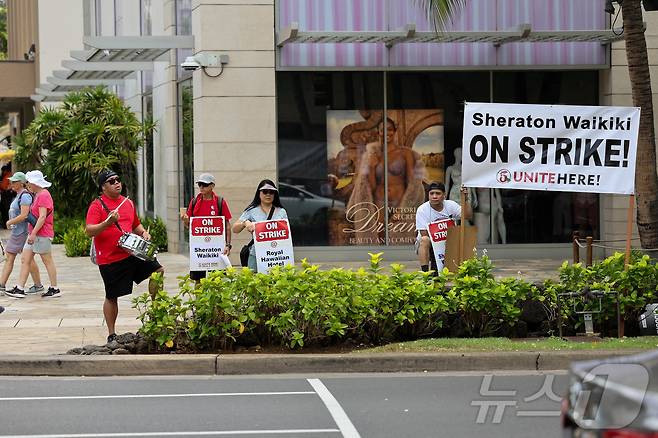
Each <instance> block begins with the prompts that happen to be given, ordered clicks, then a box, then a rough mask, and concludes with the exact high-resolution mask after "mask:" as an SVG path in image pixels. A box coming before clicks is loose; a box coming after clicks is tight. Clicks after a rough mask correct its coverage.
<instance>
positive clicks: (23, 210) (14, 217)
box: [0, 172, 44, 294]
mask: <svg viewBox="0 0 658 438" xmlns="http://www.w3.org/2000/svg"><path fill="white" fill-rule="evenodd" d="M9 181H10V182H11V189H12V190H13V191H14V192H16V197H15V198H14V200H13V201H12V202H11V205H10V206H9V220H8V221H7V229H10V230H11V235H10V236H9V239H8V240H7V244H6V245H5V254H6V255H7V260H6V261H5V265H4V267H3V268H2V274H0V292H2V293H4V292H5V285H6V284H7V280H8V279H9V276H10V275H11V272H12V271H13V270H14V262H15V260H16V256H17V255H18V254H20V253H21V252H22V251H23V246H25V242H26V241H27V225H28V224H27V220H26V219H27V215H28V214H29V212H30V206H31V205H32V197H33V196H32V193H30V192H29V191H28V190H27V188H26V185H27V178H26V177H25V174H24V173H23V172H16V173H14V174H13V175H12V176H10V177H9ZM30 275H31V276H32V280H33V281H34V284H33V285H32V286H31V287H30V288H29V289H28V290H27V291H25V292H26V293H28V294H36V293H39V292H43V290H44V288H43V285H42V284H41V275H40V274H39V268H38V266H37V264H36V262H35V261H34V259H32V263H31V264H30Z"/></svg>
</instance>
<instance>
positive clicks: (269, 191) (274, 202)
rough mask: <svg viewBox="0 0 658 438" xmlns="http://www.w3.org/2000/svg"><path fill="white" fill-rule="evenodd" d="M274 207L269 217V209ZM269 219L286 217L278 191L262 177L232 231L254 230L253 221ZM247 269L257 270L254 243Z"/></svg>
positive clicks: (251, 231)
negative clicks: (252, 197) (251, 199)
mask: <svg viewBox="0 0 658 438" xmlns="http://www.w3.org/2000/svg"><path fill="white" fill-rule="evenodd" d="M272 209H274V211H273V212H272V215H271V217H270V210H272ZM268 217H270V219H272V220H274V219H288V213H286V209H285V208H283V205H281V199H279V191H278V190H277V188H276V186H275V185H274V183H273V182H272V181H271V180H269V179H264V180H262V181H261V182H260V183H258V188H257V189H256V194H255V195H254V200H253V201H251V204H249V205H248V206H247V208H245V209H244V212H242V215H240V219H239V220H238V221H237V222H236V223H235V224H234V225H233V232H234V233H239V232H241V231H242V230H244V229H246V230H247V231H249V232H250V233H253V232H254V228H255V225H254V223H255V222H262V221H266V220H267V219H268ZM248 266H249V269H251V270H252V271H258V269H257V267H256V249H255V248H254V245H251V247H250V248H249V263H248Z"/></svg>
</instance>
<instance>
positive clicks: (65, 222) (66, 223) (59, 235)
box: [53, 212, 85, 244]
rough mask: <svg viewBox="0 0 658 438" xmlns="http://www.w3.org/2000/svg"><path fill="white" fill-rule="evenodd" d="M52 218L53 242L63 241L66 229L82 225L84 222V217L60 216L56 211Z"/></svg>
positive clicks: (59, 242)
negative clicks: (53, 228) (53, 227)
mask: <svg viewBox="0 0 658 438" xmlns="http://www.w3.org/2000/svg"><path fill="white" fill-rule="evenodd" d="M54 219H55V220H54V226H55V237H53V243H55V244H61V243H64V235H65V234H66V232H67V231H69V230H71V229H73V228H77V227H79V226H84V224H85V221H84V219H81V218H78V217H68V216H61V215H60V214H58V213H57V212H55V218H54Z"/></svg>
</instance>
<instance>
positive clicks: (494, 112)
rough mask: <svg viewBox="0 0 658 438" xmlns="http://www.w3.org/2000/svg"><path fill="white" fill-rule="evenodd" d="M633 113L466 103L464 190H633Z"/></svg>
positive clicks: (635, 132) (635, 128)
mask: <svg viewBox="0 0 658 438" xmlns="http://www.w3.org/2000/svg"><path fill="white" fill-rule="evenodd" d="M639 124H640V109H639V108H626V107H612V106H599V107H597V106H571V105H520V104H500V103H467V104H466V108H465V110H464V139H463V152H462V157H463V158H462V162H463V165H462V178H463V184H464V185H465V186H467V187H494V188H501V189H529V190H550V191H567V192H590V193H617V194H632V193H634V192H635V188H634V187H635V157H636V151H637V135H638V129H639Z"/></svg>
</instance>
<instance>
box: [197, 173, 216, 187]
mask: <svg viewBox="0 0 658 438" xmlns="http://www.w3.org/2000/svg"><path fill="white" fill-rule="evenodd" d="M196 182H198V183H204V184H215V177H214V176H212V175H211V174H209V173H202V174H201V175H199V178H198V179H197V180H196Z"/></svg>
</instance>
